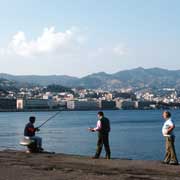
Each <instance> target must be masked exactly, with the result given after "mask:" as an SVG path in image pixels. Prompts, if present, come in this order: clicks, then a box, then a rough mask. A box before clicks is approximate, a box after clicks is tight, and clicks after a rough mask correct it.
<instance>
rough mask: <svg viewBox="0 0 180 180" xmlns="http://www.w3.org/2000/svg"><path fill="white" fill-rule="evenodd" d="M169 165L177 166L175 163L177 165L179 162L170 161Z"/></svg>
mask: <svg viewBox="0 0 180 180" xmlns="http://www.w3.org/2000/svg"><path fill="white" fill-rule="evenodd" d="M169 165H174V166H177V165H179V163H178V162H170V163H169Z"/></svg>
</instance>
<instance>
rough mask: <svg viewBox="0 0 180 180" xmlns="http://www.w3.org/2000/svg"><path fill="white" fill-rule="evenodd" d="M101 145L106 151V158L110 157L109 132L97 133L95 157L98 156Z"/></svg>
mask: <svg viewBox="0 0 180 180" xmlns="http://www.w3.org/2000/svg"><path fill="white" fill-rule="evenodd" d="M103 145H104V148H105V151H106V158H110V156H111V151H110V147H109V133H107V134H102V133H98V141H97V148H96V154H95V156H96V157H97V158H99V156H100V154H101V151H102V148H103Z"/></svg>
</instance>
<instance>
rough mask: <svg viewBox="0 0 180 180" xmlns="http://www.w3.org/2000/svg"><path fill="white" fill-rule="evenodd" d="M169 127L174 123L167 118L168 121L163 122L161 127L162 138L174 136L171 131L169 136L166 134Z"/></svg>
mask: <svg viewBox="0 0 180 180" xmlns="http://www.w3.org/2000/svg"><path fill="white" fill-rule="evenodd" d="M171 126H174V122H173V121H172V119H171V118H169V119H168V120H166V121H165V122H164V125H163V127H162V134H163V136H172V135H174V132H173V130H172V131H171V132H170V133H169V134H167V130H168V129H169V127H171Z"/></svg>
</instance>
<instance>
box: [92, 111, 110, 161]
mask: <svg viewBox="0 0 180 180" xmlns="http://www.w3.org/2000/svg"><path fill="white" fill-rule="evenodd" d="M97 116H98V121H97V126H96V127H95V128H89V130H90V131H91V132H96V131H97V132H98V141H97V149H96V154H95V156H93V159H98V158H99V156H100V154H101V151H102V147H103V145H104V147H105V151H106V159H110V158H111V151H110V147H109V132H110V122H109V119H108V118H106V117H104V113H103V112H98V114H97Z"/></svg>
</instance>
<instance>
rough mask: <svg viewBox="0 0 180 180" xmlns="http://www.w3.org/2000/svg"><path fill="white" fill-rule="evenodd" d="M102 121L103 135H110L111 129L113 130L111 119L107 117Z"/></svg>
mask: <svg viewBox="0 0 180 180" xmlns="http://www.w3.org/2000/svg"><path fill="white" fill-rule="evenodd" d="M100 121H101V125H102V129H101V133H103V134H107V133H109V132H110V129H111V128H110V122H109V119H108V118H106V117H103V118H102V119H101V120H100Z"/></svg>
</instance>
